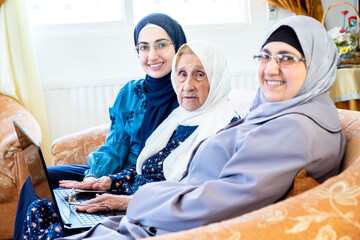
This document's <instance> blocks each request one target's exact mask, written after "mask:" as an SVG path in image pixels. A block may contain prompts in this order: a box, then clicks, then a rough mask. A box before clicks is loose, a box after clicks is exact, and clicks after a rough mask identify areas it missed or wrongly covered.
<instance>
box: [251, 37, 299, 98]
mask: <svg viewBox="0 0 360 240" xmlns="http://www.w3.org/2000/svg"><path fill="white" fill-rule="evenodd" d="M262 52H264V53H266V54H268V55H270V56H276V55H277V54H286V55H291V56H293V57H296V58H302V56H301V53H300V52H299V51H298V50H296V48H294V47H292V46H291V45H289V44H287V43H284V42H270V43H268V44H266V45H265V46H264V48H263V50H262ZM258 77H259V83H260V88H261V91H262V92H263V94H264V96H265V98H266V100H267V101H269V102H279V101H285V100H289V99H291V98H293V97H295V96H296V94H297V93H298V92H299V90H300V88H301V86H302V85H303V83H304V81H305V78H306V63H305V62H298V63H295V64H294V65H289V66H282V67H280V66H279V65H278V63H277V62H276V61H275V59H271V60H270V62H268V63H259V67H258Z"/></svg>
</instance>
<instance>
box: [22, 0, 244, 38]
mask: <svg viewBox="0 0 360 240" xmlns="http://www.w3.org/2000/svg"><path fill="white" fill-rule="evenodd" d="M26 2H27V10H28V15H29V22H30V24H31V25H32V27H33V31H34V33H35V35H36V34H38V33H40V34H41V33H45V34H54V33H55V34H59V33H60V34H61V33H83V32H107V31H119V30H131V31H132V29H133V27H134V25H135V24H136V23H137V22H138V21H139V20H140V19H141V18H142V17H144V16H145V15H147V14H149V13H152V12H162V13H165V14H168V15H170V16H172V17H173V18H174V19H176V20H177V21H179V23H180V24H181V25H183V26H204V25H206V26H209V25H210V26H213V25H246V24H248V23H249V0H27V1H26Z"/></svg>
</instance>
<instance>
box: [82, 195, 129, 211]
mask: <svg viewBox="0 0 360 240" xmlns="http://www.w3.org/2000/svg"><path fill="white" fill-rule="evenodd" d="M130 200H131V196H127V195H114V194H108V193H104V194H101V195H100V194H96V198H93V199H91V200H89V201H86V202H84V203H83V204H84V205H78V206H76V209H77V210H78V211H82V212H88V213H92V212H99V211H109V209H110V210H112V211H114V210H115V211H116V210H118V211H121V210H126V209H127V207H128V205H129V202H130Z"/></svg>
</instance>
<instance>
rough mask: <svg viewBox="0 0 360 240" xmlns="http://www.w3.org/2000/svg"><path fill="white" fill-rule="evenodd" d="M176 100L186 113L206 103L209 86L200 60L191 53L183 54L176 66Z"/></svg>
mask: <svg viewBox="0 0 360 240" xmlns="http://www.w3.org/2000/svg"><path fill="white" fill-rule="evenodd" d="M176 75H177V77H176V81H175V82H176V89H177V98H178V101H179V104H180V105H181V107H183V108H184V109H185V110H187V111H194V110H196V109H198V108H200V107H201V106H202V105H203V104H204V103H205V101H206V99H207V97H208V94H209V90H210V85H209V81H208V78H207V76H206V73H205V69H204V67H203V65H202V64H201V61H200V59H199V58H198V57H197V56H196V55H195V54H193V53H183V54H182V55H181V56H180V57H179V59H178V62H177V66H176Z"/></svg>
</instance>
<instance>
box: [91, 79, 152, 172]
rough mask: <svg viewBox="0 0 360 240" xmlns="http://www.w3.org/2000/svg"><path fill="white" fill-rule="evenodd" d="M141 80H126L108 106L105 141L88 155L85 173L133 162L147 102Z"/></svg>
mask: <svg viewBox="0 0 360 240" xmlns="http://www.w3.org/2000/svg"><path fill="white" fill-rule="evenodd" d="M143 82H144V79H140V80H132V81H129V82H128V83H126V84H125V86H124V87H122V88H121V90H120V91H119V94H118V95H117V97H116V100H115V103H114V105H113V106H112V107H111V108H110V109H109V114H110V119H111V126H110V129H109V133H108V135H107V137H106V143H105V144H104V145H103V146H101V147H100V148H99V150H98V151H96V152H93V153H91V154H90V155H89V156H88V162H89V166H90V169H89V170H87V171H85V177H96V178H100V177H102V176H106V175H108V174H112V173H116V172H120V171H121V170H122V169H124V168H127V167H130V166H131V165H133V164H135V163H136V160H137V156H138V155H139V148H140V135H139V133H140V127H141V123H142V121H143V118H144V114H145V110H146V104H147V101H146V98H145V95H144V93H143V91H142V87H141V85H142V84H143Z"/></svg>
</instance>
